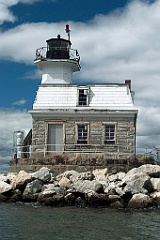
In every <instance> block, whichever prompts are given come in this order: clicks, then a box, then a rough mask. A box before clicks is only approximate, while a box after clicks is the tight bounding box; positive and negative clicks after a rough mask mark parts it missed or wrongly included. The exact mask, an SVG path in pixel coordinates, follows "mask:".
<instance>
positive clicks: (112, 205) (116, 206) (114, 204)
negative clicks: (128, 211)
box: [110, 201, 124, 209]
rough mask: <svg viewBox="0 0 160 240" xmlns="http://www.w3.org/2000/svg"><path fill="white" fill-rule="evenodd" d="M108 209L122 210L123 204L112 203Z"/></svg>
mask: <svg viewBox="0 0 160 240" xmlns="http://www.w3.org/2000/svg"><path fill="white" fill-rule="evenodd" d="M110 208H113V209H120V208H124V206H123V203H122V202H120V201H115V202H113V203H111V204H110Z"/></svg>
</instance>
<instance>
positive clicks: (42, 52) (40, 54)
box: [36, 47, 80, 62]
mask: <svg viewBox="0 0 160 240" xmlns="http://www.w3.org/2000/svg"><path fill="white" fill-rule="evenodd" d="M47 51H48V49H47V47H41V48H38V49H37V50H36V60H38V59H46V58H47ZM50 51H53V52H55V51H64V52H65V51H67V52H68V53H69V59H70V60H75V61H77V62H79V60H80V56H79V54H78V51H77V50H76V49H72V48H69V49H66V48H64V47H53V48H50Z"/></svg>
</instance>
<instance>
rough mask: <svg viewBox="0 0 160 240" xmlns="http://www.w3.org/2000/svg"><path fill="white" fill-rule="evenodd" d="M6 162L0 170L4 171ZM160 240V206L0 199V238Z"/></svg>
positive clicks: (27, 239) (6, 239)
mask: <svg viewBox="0 0 160 240" xmlns="http://www.w3.org/2000/svg"><path fill="white" fill-rule="evenodd" d="M7 167H8V166H7V165H5V164H2V165H1V170H2V169H3V170H5V171H4V172H7ZM52 239H53V240H103V239H107V240H121V239H122V240H132V239H134V240H144V239H146V240H160V209H150V210H147V209H146V210H145V209H143V210H112V209H107V208H76V207H61V208H58V207H57V208H55V207H47V206H42V205H37V204H32V203H29V204H26V203H21V202H18V203H0V240H52Z"/></svg>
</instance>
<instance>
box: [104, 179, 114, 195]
mask: <svg viewBox="0 0 160 240" xmlns="http://www.w3.org/2000/svg"><path fill="white" fill-rule="evenodd" d="M115 189H116V183H115V182H110V183H109V185H108V186H107V187H106V188H105V189H104V193H106V194H108V195H114V194H116V190H115Z"/></svg>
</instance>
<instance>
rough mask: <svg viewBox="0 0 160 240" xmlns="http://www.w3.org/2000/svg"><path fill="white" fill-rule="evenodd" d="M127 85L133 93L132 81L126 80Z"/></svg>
mask: <svg viewBox="0 0 160 240" xmlns="http://www.w3.org/2000/svg"><path fill="white" fill-rule="evenodd" d="M125 84H126V85H128V87H129V89H130V91H131V80H125Z"/></svg>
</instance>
